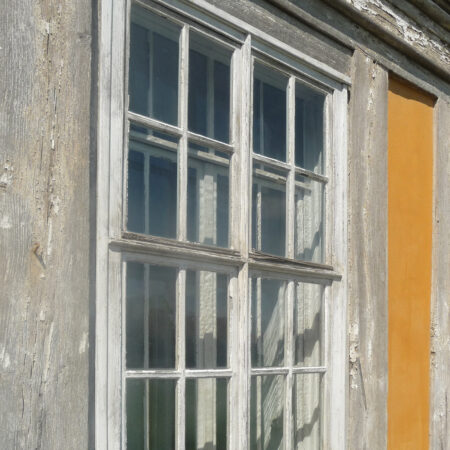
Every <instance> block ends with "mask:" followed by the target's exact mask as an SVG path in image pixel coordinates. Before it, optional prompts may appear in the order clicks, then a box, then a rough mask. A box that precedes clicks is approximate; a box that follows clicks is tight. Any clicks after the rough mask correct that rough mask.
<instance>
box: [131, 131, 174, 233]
mask: <svg viewBox="0 0 450 450" xmlns="http://www.w3.org/2000/svg"><path fill="white" fill-rule="evenodd" d="M136 130H137V128H136V127H134V128H133V129H132V130H131V132H130V141H129V154H128V222H127V228H128V230H130V231H135V232H137V233H146V234H152V235H155V236H163V237H168V238H176V234H177V147H178V144H177V142H176V141H175V142H174V138H172V137H170V136H166V135H165V134H162V133H158V132H154V131H151V130H145V129H144V131H145V133H144V132H141V131H136ZM162 205H163V206H164V207H163V208H162V207H161V206H162Z"/></svg>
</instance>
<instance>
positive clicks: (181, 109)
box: [177, 25, 189, 241]
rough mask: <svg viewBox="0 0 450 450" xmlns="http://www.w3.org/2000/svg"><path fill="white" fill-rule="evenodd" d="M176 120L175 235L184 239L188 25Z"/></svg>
mask: <svg viewBox="0 0 450 450" xmlns="http://www.w3.org/2000/svg"><path fill="white" fill-rule="evenodd" d="M179 80H180V81H179V83H180V84H179V96H178V98H179V105H178V115H179V117H178V122H179V125H180V128H181V130H182V136H181V138H180V144H179V148H180V149H179V152H178V214H177V224H178V226H177V230H178V232H177V237H178V239H179V240H181V241H184V240H186V237H187V221H186V212H187V172H188V168H187V166H188V160H187V158H188V136H187V127H188V90H189V26H188V25H185V26H184V27H183V29H182V30H181V37H180V77H179Z"/></svg>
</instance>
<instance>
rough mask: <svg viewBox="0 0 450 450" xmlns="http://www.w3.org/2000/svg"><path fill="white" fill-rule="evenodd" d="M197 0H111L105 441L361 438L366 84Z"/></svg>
mask: <svg viewBox="0 0 450 450" xmlns="http://www.w3.org/2000/svg"><path fill="white" fill-rule="evenodd" d="M196 3H198V4H197V7H193V6H192V5H191V6H188V5H186V4H185V3H182V2H176V1H173V2H170V3H167V4H165V2H160V1H157V2H156V1H155V2H153V1H145V2H131V4H130V7H129V8H128V9H125V10H122V9H121V8H119V7H118V6H117V5H116V6H114V7H113V6H112V3H111V5H110V6H109V9H108V7H107V6H105V8H104V9H103V12H102V14H103V16H102V20H103V21H104V26H103V27H102V33H103V34H102V37H103V42H109V43H110V45H109V46H106V47H105V49H104V51H103V53H102V52H101V56H102V57H103V59H101V62H102V66H101V67H102V71H101V73H100V86H101V88H100V121H99V125H100V128H99V146H100V150H99V205H98V217H97V223H98V239H97V242H98V244H97V260H98V265H97V278H98V279H97V322H96V323H97V367H96V427H97V430H96V436H97V438H96V443H97V444H98V448H106V449H113V448H114V449H116V448H117V449H119V448H122V449H125V448H127V449H129V450H130V449H187V450H190V449H206V448H208V449H215V450H219V449H244V448H248V449H278V448H285V449H291V448H308V449H319V448H322V447H323V446H324V445H325V443H327V445H328V446H329V447H330V448H344V445H345V439H344V435H343V429H345V426H344V424H345V422H344V421H345V388H344V387H345V365H346V362H345V314H346V311H345V301H346V299H345V263H346V261H345V183H344V181H345V124H346V122H345V108H346V84H347V82H348V80H347V79H346V78H345V76H342V75H340V74H337V73H334V71H332V70H331V69H328V68H326V66H323V65H321V64H320V63H317V62H315V61H314V60H311V58H308V57H306V56H305V55H302V54H300V53H299V52H296V51H294V50H292V49H290V48H289V47H287V46H285V45H284V44H282V43H281V42H279V41H277V40H276V39H274V38H271V37H270V36H267V35H265V34H264V33H262V32H260V31H259V30H254V29H250V30H248V28H249V27H246V26H244V24H242V23H241V22H240V21H239V20H238V19H237V18H234V17H231V16H227V15H226V14H221V16H220V20H219V17H218V16H217V14H218V11H217V10H215V9H214V8H213V7H212V6H210V5H208V4H207V2H202V1H196ZM108 11H109V13H111V12H112V14H109V13H108ZM108 21H110V22H108ZM108 24H110V27H109V28H108V26H107V25H108ZM120 30H123V31H122V32H123V34H121V33H120ZM125 30H126V32H125ZM336 414H340V415H339V416H338V417H337V418H334V417H335V415H336ZM332 416H333V420H331V419H330V418H331V417H332ZM330 443H331V444H330ZM327 448H328V447H327Z"/></svg>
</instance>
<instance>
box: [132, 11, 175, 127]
mask: <svg viewBox="0 0 450 450" xmlns="http://www.w3.org/2000/svg"><path fill="white" fill-rule="evenodd" d="M179 36H180V27H178V26H176V25H175V24H173V23H172V22H169V21H168V20H167V19H165V18H163V17H160V16H158V15H156V14H153V13H151V12H150V11H148V10H147V9H144V8H140V7H139V6H134V5H133V7H132V13H131V28H130V71H129V94H130V110H131V111H133V112H136V113H138V114H142V115H145V116H149V117H153V118H155V119H157V120H161V121H163V122H167V123H170V124H173V125H176V124H177V122H178V58H179V57H178V41H179Z"/></svg>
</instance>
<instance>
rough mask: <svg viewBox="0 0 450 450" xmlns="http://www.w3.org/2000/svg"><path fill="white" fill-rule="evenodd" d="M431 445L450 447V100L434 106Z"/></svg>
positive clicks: (436, 447)
mask: <svg viewBox="0 0 450 450" xmlns="http://www.w3.org/2000/svg"><path fill="white" fill-rule="evenodd" d="M434 117H435V125H436V133H435V137H436V143H435V157H434V161H435V163H434V180H435V181H434V218H433V221H434V223H433V256H432V258H433V260H432V261H433V262H432V264H433V266H432V267H433V274H432V290H431V358H430V363H431V367H430V370H431V373H430V379H431V393H430V413H431V417H430V448H432V449H433V450H434V449H436V450H440V449H444V448H449V446H450V234H449V230H450V134H449V124H450V103H448V102H446V101H444V100H438V102H437V104H436V106H435V116H434Z"/></svg>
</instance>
